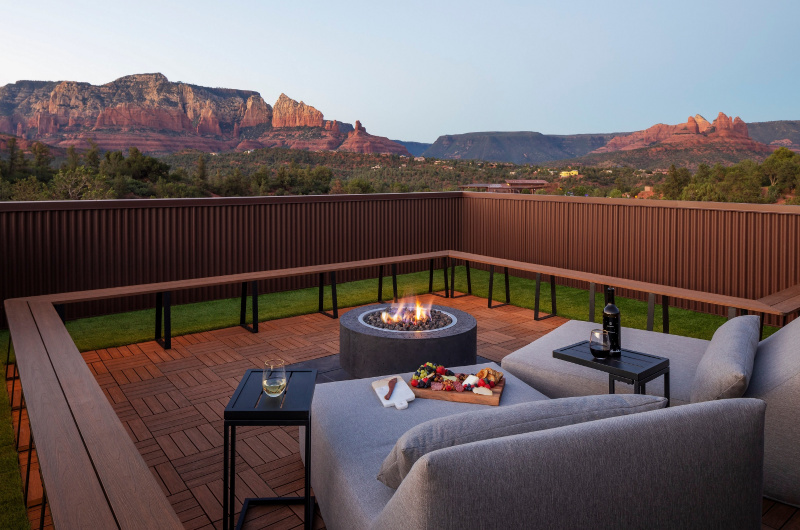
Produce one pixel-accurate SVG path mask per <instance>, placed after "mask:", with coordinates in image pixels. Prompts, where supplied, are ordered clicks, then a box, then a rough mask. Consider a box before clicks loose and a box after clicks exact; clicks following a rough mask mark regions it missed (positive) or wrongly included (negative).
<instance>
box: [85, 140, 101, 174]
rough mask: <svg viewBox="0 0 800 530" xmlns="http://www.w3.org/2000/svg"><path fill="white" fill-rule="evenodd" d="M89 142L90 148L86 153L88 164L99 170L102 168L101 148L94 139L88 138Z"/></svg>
mask: <svg viewBox="0 0 800 530" xmlns="http://www.w3.org/2000/svg"><path fill="white" fill-rule="evenodd" d="M87 141H88V142H89V150H88V151H86V154H84V160H86V165H87V166H89V167H90V168H92V169H94V170H95V171H97V170H98V169H100V148H99V147H98V146H97V143H95V141H94V140H87Z"/></svg>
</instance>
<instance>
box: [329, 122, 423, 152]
mask: <svg viewBox="0 0 800 530" xmlns="http://www.w3.org/2000/svg"><path fill="white" fill-rule="evenodd" d="M339 151H350V152H353V153H387V154H391V155H405V156H411V154H410V153H409V152H408V149H406V148H405V147H404V146H402V145H400V144H398V143H397V142H393V141H391V140H389V139H388V138H384V137H383V136H373V135H371V134H368V133H367V130H366V129H365V128H364V126H362V125H361V122H360V121H358V120H356V125H355V128H354V129H353V131H351V132H349V133H347V138H346V139H345V141H344V142H343V143H342V145H341V146H339Z"/></svg>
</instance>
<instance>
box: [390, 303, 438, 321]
mask: <svg viewBox="0 0 800 530" xmlns="http://www.w3.org/2000/svg"><path fill="white" fill-rule="evenodd" d="M391 311H392V312H391V313H390V312H389V311H382V312H381V321H383V323H384V324H397V323H400V322H405V323H407V324H414V325H417V324H421V323H424V322H427V321H428V320H430V318H431V308H430V306H427V307H426V306H423V305H422V304H421V303H420V302H419V300H416V304H415V306H414V307H408V306H406V305H404V304H403V303H400V304H399V305H398V306H397V307H392V308H391Z"/></svg>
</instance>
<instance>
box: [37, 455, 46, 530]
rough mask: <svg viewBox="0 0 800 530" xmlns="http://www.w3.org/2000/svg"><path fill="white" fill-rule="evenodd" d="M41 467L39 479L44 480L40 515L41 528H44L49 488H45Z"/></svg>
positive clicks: (40, 529)
mask: <svg viewBox="0 0 800 530" xmlns="http://www.w3.org/2000/svg"><path fill="white" fill-rule="evenodd" d="M41 469H42V468H41V467H40V468H39V479H40V480H41V481H42V513H41V514H40V515H39V530H44V511H45V510H46V509H47V490H46V489H44V479H42V471H41Z"/></svg>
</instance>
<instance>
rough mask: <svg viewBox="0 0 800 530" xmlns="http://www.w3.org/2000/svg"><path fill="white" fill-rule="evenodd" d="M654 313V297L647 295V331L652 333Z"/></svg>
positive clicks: (650, 294) (653, 295) (651, 294)
mask: <svg viewBox="0 0 800 530" xmlns="http://www.w3.org/2000/svg"><path fill="white" fill-rule="evenodd" d="M655 312H656V295H655V294H653V293H647V331H653V319H654V318H655Z"/></svg>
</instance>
